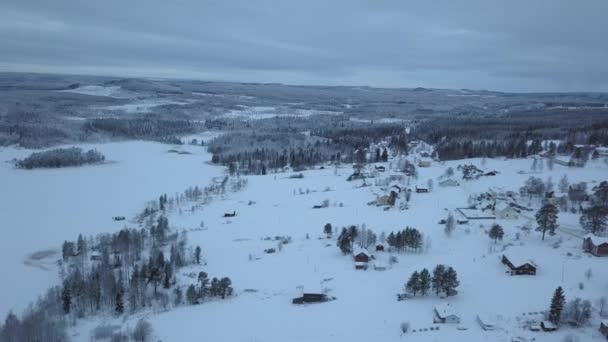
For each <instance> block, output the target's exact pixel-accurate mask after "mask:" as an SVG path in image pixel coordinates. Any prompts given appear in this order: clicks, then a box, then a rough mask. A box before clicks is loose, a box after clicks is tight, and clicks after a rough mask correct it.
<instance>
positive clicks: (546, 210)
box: [536, 203, 557, 240]
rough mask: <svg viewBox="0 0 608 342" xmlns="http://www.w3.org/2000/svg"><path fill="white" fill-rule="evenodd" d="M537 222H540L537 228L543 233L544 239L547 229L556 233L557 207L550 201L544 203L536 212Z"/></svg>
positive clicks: (550, 232)
mask: <svg viewBox="0 0 608 342" xmlns="http://www.w3.org/2000/svg"><path fill="white" fill-rule="evenodd" d="M536 222H537V223H538V227H537V228H536V230H537V231H540V232H542V233H543V240H544V239H545V232H546V231H549V234H551V235H554V234H555V229H556V228H557V207H555V206H554V205H553V204H550V203H548V204H545V205H543V206H542V208H540V209H539V210H538V212H537V213H536Z"/></svg>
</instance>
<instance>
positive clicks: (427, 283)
mask: <svg viewBox="0 0 608 342" xmlns="http://www.w3.org/2000/svg"><path fill="white" fill-rule="evenodd" d="M430 289H431V274H430V273H429V270H427V269H426V268H423V269H422V271H421V272H420V293H421V294H422V295H423V296H426V295H427V294H428V292H429V290H430Z"/></svg>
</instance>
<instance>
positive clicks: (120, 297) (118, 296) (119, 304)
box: [114, 289, 125, 315]
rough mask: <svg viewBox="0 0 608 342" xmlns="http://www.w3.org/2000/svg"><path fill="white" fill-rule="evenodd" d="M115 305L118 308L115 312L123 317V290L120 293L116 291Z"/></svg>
mask: <svg viewBox="0 0 608 342" xmlns="http://www.w3.org/2000/svg"><path fill="white" fill-rule="evenodd" d="M115 304H116V306H115V308H114V311H116V313H117V314H119V315H122V313H123V312H125V304H124V301H123V293H122V289H119V290H118V291H116V302H115Z"/></svg>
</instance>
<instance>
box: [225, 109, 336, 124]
mask: <svg viewBox="0 0 608 342" xmlns="http://www.w3.org/2000/svg"><path fill="white" fill-rule="evenodd" d="M239 107H241V108H242V109H238V110H232V111H230V112H228V113H226V114H224V115H223V116H225V117H228V118H241V119H248V120H261V119H269V118H274V117H308V116H312V115H340V114H342V113H341V112H333V111H327V110H314V109H287V108H276V107H267V106H254V107H249V106H243V105H240V106H239Z"/></svg>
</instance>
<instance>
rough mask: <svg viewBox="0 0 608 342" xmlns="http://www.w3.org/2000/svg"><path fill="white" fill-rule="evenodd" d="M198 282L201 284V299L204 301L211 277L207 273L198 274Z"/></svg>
mask: <svg viewBox="0 0 608 342" xmlns="http://www.w3.org/2000/svg"><path fill="white" fill-rule="evenodd" d="M198 281H199V283H201V285H200V287H199V297H200V298H201V299H202V300H204V299H205V296H206V295H207V291H208V289H207V286H208V285H209V276H208V275H207V273H206V272H202V271H201V272H199V273H198Z"/></svg>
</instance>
